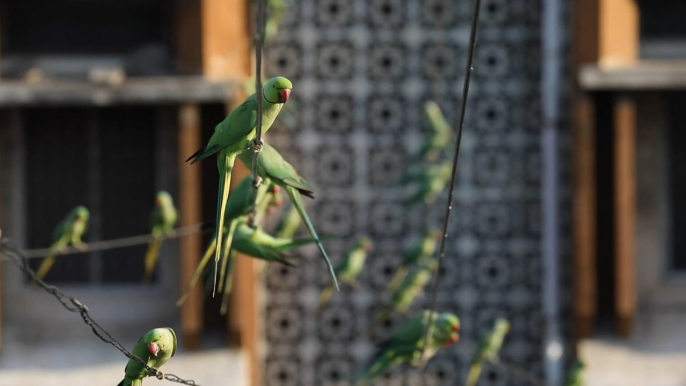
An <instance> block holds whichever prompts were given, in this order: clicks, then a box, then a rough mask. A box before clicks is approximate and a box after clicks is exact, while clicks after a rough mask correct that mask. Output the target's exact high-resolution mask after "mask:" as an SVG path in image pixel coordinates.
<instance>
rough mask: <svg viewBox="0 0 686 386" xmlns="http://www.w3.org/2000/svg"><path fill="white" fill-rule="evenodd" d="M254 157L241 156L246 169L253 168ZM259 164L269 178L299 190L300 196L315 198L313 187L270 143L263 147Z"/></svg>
mask: <svg viewBox="0 0 686 386" xmlns="http://www.w3.org/2000/svg"><path fill="white" fill-rule="evenodd" d="M252 157H253V155H252V154H251V153H249V152H248V153H243V154H241V155H239V158H240V159H241V161H242V162H243V164H245V165H246V167H251V165H252ZM257 162H258V168H259V169H261V171H262V172H263V173H265V174H266V176H267V178H270V179H273V180H277V181H281V182H282V183H283V184H285V185H288V186H292V187H294V188H296V189H298V191H299V192H300V194H302V195H304V196H306V197H309V198H314V190H313V189H312V186H310V184H308V183H307V182H306V181H305V179H303V178H302V177H300V175H298V172H297V171H296V170H295V168H294V167H293V165H291V164H290V163H288V162H287V161H286V160H285V159H284V158H283V157H282V156H281V154H279V152H278V151H276V149H274V148H273V147H272V146H271V145H269V144H268V143H265V144H264V145H263V146H262V151H261V152H260V154H259V155H258V156H257Z"/></svg>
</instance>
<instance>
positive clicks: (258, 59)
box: [252, 0, 267, 190]
mask: <svg viewBox="0 0 686 386" xmlns="http://www.w3.org/2000/svg"><path fill="white" fill-rule="evenodd" d="M266 13H267V4H266V1H265V0H257V24H256V26H255V93H256V94H257V95H256V97H257V127H256V129H255V130H256V136H255V141H254V143H253V152H254V154H253V158H252V173H253V185H254V187H255V190H257V188H258V187H259V183H260V180H259V177H258V176H257V156H258V155H259V154H260V151H262V111H263V102H264V101H263V99H264V90H262V47H263V46H264V29H265V14H266Z"/></svg>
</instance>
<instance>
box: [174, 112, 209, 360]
mask: <svg viewBox="0 0 686 386" xmlns="http://www.w3.org/2000/svg"><path fill="white" fill-rule="evenodd" d="M201 146H202V133H201V126H200V108H199V107H198V105H194V104H186V105H182V106H181V107H180V108H179V214H180V226H188V225H193V224H198V223H201V222H202V200H201V197H202V195H201V193H200V192H201V189H202V186H201V183H202V181H201V177H200V168H199V167H192V166H190V165H188V164H187V163H186V162H185V160H186V158H187V157H188V155H189V154H193V153H194V152H195V151H196V150H198V149H199V148H200V147H201ZM179 252H180V253H179V255H180V260H181V261H180V262H179V269H180V273H181V274H180V280H181V283H180V284H181V291H182V292H181V293H183V292H184V291H186V288H187V287H188V283H190V280H191V276H192V275H193V272H195V269H196V267H197V265H198V262H199V261H200V254H201V253H202V235H201V234H195V235H192V236H187V237H182V238H181V239H180V240H179ZM181 328H182V331H183V336H184V345H185V346H186V347H188V348H198V347H199V346H200V339H201V334H202V330H203V297H202V289H201V286H195V287H193V289H192V290H191V293H190V295H189V296H188V299H186V302H185V303H184V304H183V306H182V307H181Z"/></svg>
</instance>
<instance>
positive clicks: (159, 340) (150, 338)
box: [117, 327, 176, 386]
mask: <svg viewBox="0 0 686 386" xmlns="http://www.w3.org/2000/svg"><path fill="white" fill-rule="evenodd" d="M131 354H133V355H135V356H137V357H138V358H140V359H142V360H144V361H146V362H147V365H148V366H150V367H152V368H154V369H158V370H159V368H160V367H162V365H164V364H165V363H167V362H168V361H169V358H171V357H173V356H174V354H176V333H174V330H172V329H171V328H169V327H162V328H156V329H154V330H150V331H148V333H147V334H145V335H144V336H143V337H142V338H140V339H138V343H136V346H135V347H134V348H133V350H132V351H131ZM124 372H125V375H124V380H123V381H121V382H119V385H117V386H142V385H143V378H145V377H148V376H150V374H149V373H148V371H147V370H146V369H145V367H143V366H142V365H141V364H140V363H138V361H136V360H134V359H129V363H128V364H127V365H126V368H125V369H124Z"/></svg>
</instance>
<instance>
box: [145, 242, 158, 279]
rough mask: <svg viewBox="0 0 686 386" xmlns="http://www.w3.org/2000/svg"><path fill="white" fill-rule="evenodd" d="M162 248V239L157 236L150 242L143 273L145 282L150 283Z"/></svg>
mask: <svg viewBox="0 0 686 386" xmlns="http://www.w3.org/2000/svg"><path fill="white" fill-rule="evenodd" d="M161 249H162V239H159V238H156V239H155V240H152V241H151V242H150V243H148V251H147V252H146V253H145V272H144V273H143V283H150V280H151V279H152V274H153V272H155V267H157V261H158V260H159V258H160V250H161Z"/></svg>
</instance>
